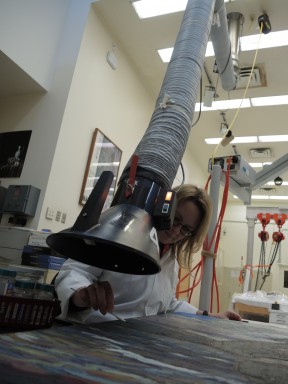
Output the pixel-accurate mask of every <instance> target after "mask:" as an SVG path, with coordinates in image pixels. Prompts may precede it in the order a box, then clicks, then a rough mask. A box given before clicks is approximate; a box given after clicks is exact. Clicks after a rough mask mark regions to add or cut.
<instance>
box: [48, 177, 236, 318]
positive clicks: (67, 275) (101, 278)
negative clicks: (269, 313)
mask: <svg viewBox="0 0 288 384" xmlns="http://www.w3.org/2000/svg"><path fill="white" fill-rule="evenodd" d="M176 191H177V202H178V203H177V209H176V214H175V220H174V224H173V226H172V228H171V229H169V230H165V231H159V232H158V240H159V243H160V249H161V255H160V262H159V264H160V267H161V271H160V272H159V273H158V274H155V275H144V276H143V275H131V274H123V273H118V272H111V271H108V270H102V269H99V268H96V267H92V266H90V265H87V264H82V263H80V262H77V261H74V260H71V259H68V260H66V261H65V263H64V264H63V266H62V268H61V270H60V272H59V274H58V276H57V278H56V281H55V289H56V292H57V295H58V298H59V300H61V310H62V314H61V317H62V318H65V319H68V320H72V321H78V322H82V323H86V324H90V323H96V322H103V321H109V320H115V317H114V315H112V314H111V312H113V313H115V314H116V315H117V316H119V317H122V318H132V317H142V316H149V315H156V314H161V313H166V312H173V311H180V312H186V313H191V314H199V315H202V314H203V312H204V314H206V315H207V308H203V310H204V311H203V310H198V309H197V308H195V307H193V306H192V305H191V304H189V303H187V302H185V301H178V300H177V299H176V297H175V291H176V286H177V282H178V268H179V266H181V267H185V268H189V267H191V264H192V257H193V254H194V253H195V252H197V251H199V250H200V248H201V247H202V244H203V241H204V238H205V236H206V233H207V230H208V227H209V223H210V216H211V202H210V198H209V196H208V195H207V193H206V192H205V191H204V190H203V189H200V188H197V187H196V186H194V185H190V184H186V185H183V186H182V187H180V188H178V189H177V188H176ZM209 316H213V317H221V318H227V319H231V320H240V319H241V318H240V316H239V315H237V314H236V313H234V312H231V311H226V312H224V313H217V314H209Z"/></svg>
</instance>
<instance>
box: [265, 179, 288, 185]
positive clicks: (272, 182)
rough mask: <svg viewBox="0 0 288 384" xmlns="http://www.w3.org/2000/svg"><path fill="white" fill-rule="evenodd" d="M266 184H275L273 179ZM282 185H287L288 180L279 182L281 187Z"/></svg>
mask: <svg viewBox="0 0 288 384" xmlns="http://www.w3.org/2000/svg"><path fill="white" fill-rule="evenodd" d="M266 185H273V186H275V183H274V180H273V181H268V183H266ZM284 185H285V186H287V185H288V181H283V183H282V184H281V187H283V186H284Z"/></svg>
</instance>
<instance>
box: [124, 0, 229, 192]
mask: <svg viewBox="0 0 288 384" xmlns="http://www.w3.org/2000/svg"><path fill="white" fill-rule="evenodd" d="M214 5H215V7H214ZM214 8H215V13H214ZM213 21H214V25H212V22H213ZM210 30H211V40H212V43H213V46H214V51H215V57H216V61H217V65H218V68H219V72H220V76H221V81H222V86H223V88H224V89H225V90H231V89H234V88H235V85H236V79H235V75H234V70H233V65H232V60H231V50H230V48H231V47H230V41H229V36H228V26H227V17H226V9H225V6H224V1H223V0H216V2H215V1H211V0H192V1H191V0H189V1H188V3H187V8H186V10H185V13H184V17H183V21H182V24H181V27H180V31H179V33H178V37H177V40H176V43H175V47H174V51H173V54H172V57H171V60H170V62H169V64H168V68H167V71H166V74H165V77H164V80H163V84H162V87H161V90H160V93H159V97H158V99H157V101H156V106H155V109H154V112H153V114H152V118H151V120H150V124H149V126H148V128H147V130H146V132H145V134H144V136H143V138H142V140H141V141H140V143H139V145H138V146H137V148H136V150H135V154H136V155H138V156H139V163H138V170H137V175H138V176H142V177H144V178H146V179H150V180H153V181H155V182H156V183H158V184H159V185H161V186H165V187H168V188H170V187H171V185H172V183H173V181H174V178H175V176H176V174H177V170H178V168H179V165H180V162H181V159H182V157H183V154H184V151H185V148H186V144H187V141H188V137H189V134H190V129H191V126H192V120H193V113H194V108H195V102H196V98H197V93H198V89H199V84H200V78H201V72H202V68H203V65H204V59H205V52H206V47H207V43H208V38H209V34H210ZM130 165H131V163H130V162H129V163H128V164H127V166H126V168H125V170H124V172H123V174H122V176H121V178H120V181H122V180H124V179H127V177H128V171H129V168H130Z"/></svg>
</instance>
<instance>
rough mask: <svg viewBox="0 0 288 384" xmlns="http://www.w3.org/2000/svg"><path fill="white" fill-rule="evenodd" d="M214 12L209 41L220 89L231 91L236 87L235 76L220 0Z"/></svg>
mask: <svg viewBox="0 0 288 384" xmlns="http://www.w3.org/2000/svg"><path fill="white" fill-rule="evenodd" d="M214 11H215V17H214V20H213V23H212V26H211V32H210V34H211V41H212V44H213V49H214V53H215V58H216V63H217V67H218V71H219V75H220V78H221V84H222V88H223V89H224V90H225V91H232V90H233V89H235V87H236V74H235V73H234V68H233V62H232V57H231V41H230V38H229V32H228V21H227V14H226V8H225V5H224V2H223V1H222V0H216V2H215V9H214Z"/></svg>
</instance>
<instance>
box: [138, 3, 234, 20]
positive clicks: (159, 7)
mask: <svg viewBox="0 0 288 384" xmlns="http://www.w3.org/2000/svg"><path fill="white" fill-rule="evenodd" d="M228 1H229V0H224V2H225V3H227V2H228ZM230 1H231V0H230ZM187 2H188V0H141V1H140V0H138V1H137V0H136V1H133V2H132V5H133V7H134V9H135V11H136V13H137V15H138V17H139V18H140V19H146V18H148V17H155V16H161V15H167V14H168V13H175V12H181V11H184V10H185V9H186V6H187Z"/></svg>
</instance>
